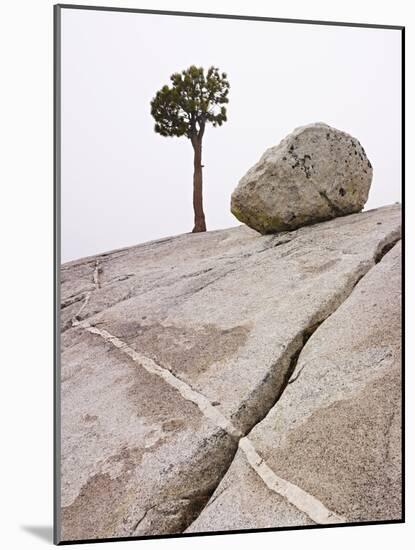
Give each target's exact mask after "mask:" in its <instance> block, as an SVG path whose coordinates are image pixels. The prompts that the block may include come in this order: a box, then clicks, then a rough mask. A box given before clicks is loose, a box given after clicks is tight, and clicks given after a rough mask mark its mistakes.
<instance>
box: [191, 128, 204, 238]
mask: <svg viewBox="0 0 415 550" xmlns="http://www.w3.org/2000/svg"><path fill="white" fill-rule="evenodd" d="M192 145H193V150H194V172H193V210H194V213H195V226H194V228H193V230H192V233H199V232H201V231H206V222H205V214H204V212H203V186H202V139H201V138H197V137H195V138H193V139H192Z"/></svg>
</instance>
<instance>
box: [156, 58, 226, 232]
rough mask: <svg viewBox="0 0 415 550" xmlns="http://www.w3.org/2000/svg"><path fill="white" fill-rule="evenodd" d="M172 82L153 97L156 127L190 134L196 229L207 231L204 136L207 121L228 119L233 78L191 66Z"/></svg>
mask: <svg viewBox="0 0 415 550" xmlns="http://www.w3.org/2000/svg"><path fill="white" fill-rule="evenodd" d="M170 80H171V86H170V87H169V86H167V85H165V86H163V87H162V88H161V90H159V91H158V92H157V93H156V96H155V97H154V98H153V100H152V101H151V114H152V115H153V117H154V120H155V121H156V124H155V126H154V130H155V131H156V132H157V133H158V134H160V135H162V136H177V137H180V136H186V137H187V138H188V139H190V141H191V144H192V146H193V150H194V172H193V209H194V228H193V233H197V232H200V231H206V221H205V214H204V211H203V189H202V185H203V178H202V140H203V134H204V132H205V127H206V123H208V122H210V123H211V124H212V125H213V126H214V127H216V126H221V125H222V124H223V123H224V122H226V107H225V104H226V103H228V101H229V100H228V93H229V82H228V81H227V76H226V73H223V72H222V73H219V69H218V68H217V67H213V66H212V67H210V68H209V69H208V70H207V72H206V75H205V72H204V69H203V68H202V67H196V66H195V65H192V66H190V67H189V68H188V69H187V70H184V71H182V72H181V73H174V74H172V75H171V77H170Z"/></svg>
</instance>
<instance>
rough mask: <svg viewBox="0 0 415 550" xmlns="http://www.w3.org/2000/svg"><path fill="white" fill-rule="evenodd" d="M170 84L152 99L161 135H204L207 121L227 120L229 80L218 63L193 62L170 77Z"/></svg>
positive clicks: (152, 106) (156, 129) (219, 121)
mask: <svg viewBox="0 0 415 550" xmlns="http://www.w3.org/2000/svg"><path fill="white" fill-rule="evenodd" d="M170 80H171V86H170V87H169V86H167V85H165V86H163V87H162V88H161V90H159V91H158V92H157V93H156V96H155V97H154V98H153V100H152V101H151V114H152V115H153V118H154V119H155V121H156V124H155V126H154V130H155V131H156V132H157V133H158V134H161V135H162V136H177V137H180V136H186V137H188V138H189V139H193V138H195V137H197V138H199V139H201V138H202V137H203V133H204V130H205V125H206V122H210V123H211V124H212V125H213V126H221V125H222V124H223V122H225V121H226V107H225V104H226V103H228V101H229V100H228V93H229V82H228V80H227V75H226V73H224V72H222V73H220V72H219V69H218V68H217V67H213V66H211V67H209V69H208V70H207V71H206V74H205V72H204V69H203V67H196V66H195V65H191V66H190V67H189V68H188V69H186V70H184V71H182V72H181V73H174V74H172V75H171V77H170Z"/></svg>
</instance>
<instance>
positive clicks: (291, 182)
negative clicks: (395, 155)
mask: <svg viewBox="0 0 415 550" xmlns="http://www.w3.org/2000/svg"><path fill="white" fill-rule="evenodd" d="M371 182H372V165H371V164H370V161H369V159H368V158H367V156H366V153H365V151H364V149H363V147H362V146H361V145H360V143H359V141H358V140H357V139H356V138H354V137H352V136H350V135H349V134H346V133H345V132H341V131H340V130H336V129H335V128H332V127H330V126H328V125H327V124H323V123H321V122H318V123H315V124H309V125H308V126H302V127H300V128H297V129H296V130H294V132H292V133H291V134H289V135H288V136H287V137H286V138H285V139H283V140H282V141H281V143H280V144H279V145H276V146H275V147H271V148H270V149H267V151H265V153H264V154H263V155H262V157H261V158H260V160H259V161H258V162H257V163H256V164H255V165H254V166H253V167H252V168H251V169H250V170H248V172H247V173H246V174H245V176H244V177H243V178H242V179H241V180H240V182H239V184H238V186H237V187H236V189H235V190H234V192H233V193H232V198H231V211H232V213H233V214H234V216H236V217H237V218H238V220H240V221H241V222H243V223H245V224H246V225H248V226H249V227H252V228H253V229H255V230H257V231H259V232H260V233H263V234H265V233H276V232H279V231H285V230H292V229H296V228H298V227H301V226H303V225H309V224H312V223H316V222H320V221H323V220H328V219H331V218H335V217H337V216H344V215H346V214H351V213H354V212H359V211H360V210H362V208H363V206H364V205H365V203H366V201H367V197H368V194H369V189H370V184H371Z"/></svg>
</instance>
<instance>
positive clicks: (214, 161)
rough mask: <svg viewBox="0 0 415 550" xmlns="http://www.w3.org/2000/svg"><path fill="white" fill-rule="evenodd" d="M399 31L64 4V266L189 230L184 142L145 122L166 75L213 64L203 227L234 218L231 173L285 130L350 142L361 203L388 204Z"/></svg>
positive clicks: (394, 172) (189, 156)
mask: <svg viewBox="0 0 415 550" xmlns="http://www.w3.org/2000/svg"><path fill="white" fill-rule="evenodd" d="M400 40H401V38H400V32H399V31H397V30H380V29H362V28H349V27H332V26H327V27H325V26H317V25H303V24H293V23H274V22H257V21H233V20H223V19H222V20H221V19H213V18H212V19H210V18H194V17H172V16H162V15H148V14H138V13H137V14H136V13H117V12H103V11H86V10H76V9H63V10H62V261H63V262H66V261H69V260H72V259H76V258H80V257H83V256H87V255H91V254H96V253H99V252H105V251H108V250H112V249H115V248H120V247H123V246H129V245H134V244H137V243H141V242H145V241H148V240H152V239H157V238H160V237H164V236H169V235H174V234H178V233H184V232H188V231H191V229H192V227H193V208H192V174H193V150H192V147H191V144H190V142H189V140H188V139H186V138H185V137H181V138H165V137H162V136H160V135H158V134H156V133H155V132H154V130H153V127H154V120H153V119H152V117H151V115H150V101H151V99H152V97H153V96H154V95H155V93H156V91H157V90H159V89H160V88H161V86H163V85H164V84H169V76H170V75H171V74H172V73H173V72H175V71H180V70H182V69H185V68H187V67H188V66H189V65H192V64H195V65H198V66H203V67H206V68H207V67H208V66H210V65H215V66H218V67H219V68H220V70H221V71H226V72H227V74H228V80H229V82H230V86H231V88H230V94H229V100H230V102H229V105H228V122H226V123H225V124H224V125H223V126H222V127H221V128H213V127H212V126H208V127H207V129H206V132H205V136H204V140H203V155H204V158H203V164H204V166H205V168H204V170H203V177H204V203H205V214H206V222H207V226H208V230H209V229H219V228H224V227H230V226H233V225H239V223H240V222H238V220H236V219H235V218H234V217H233V216H232V214H231V213H230V210H229V202H230V195H231V193H232V191H233V189H234V188H235V186H236V185H237V183H238V181H239V179H240V178H241V177H242V176H243V175H244V174H245V173H246V171H247V170H248V169H249V168H250V167H251V166H252V165H253V164H254V163H255V162H256V161H257V160H258V159H259V157H260V156H261V155H262V153H263V152H264V151H265V149H266V148H268V147H270V146H272V145H276V144H277V143H278V142H279V141H280V140H281V139H282V138H284V137H285V136H286V135H287V134H288V133H289V132H291V131H292V130H293V129H294V128H295V127H297V126H302V125H304V124H309V123H312V122H318V121H322V122H326V123H327V124H330V125H331V126H334V127H336V128H338V129H340V130H344V131H346V132H349V133H350V134H352V135H353V136H355V137H356V138H358V139H359V141H360V142H361V143H362V145H363V147H364V148H365V150H366V153H367V155H368V157H369V159H370V161H371V163H372V165H373V169H374V175H373V182H372V187H371V190H370V195H369V200H368V203H367V205H366V209H368V208H375V207H378V206H381V205H385V204H390V203H393V202H395V201H400V200H401V196H400V189H401V85H400V82H401V57H400V55H401V54H400Z"/></svg>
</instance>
